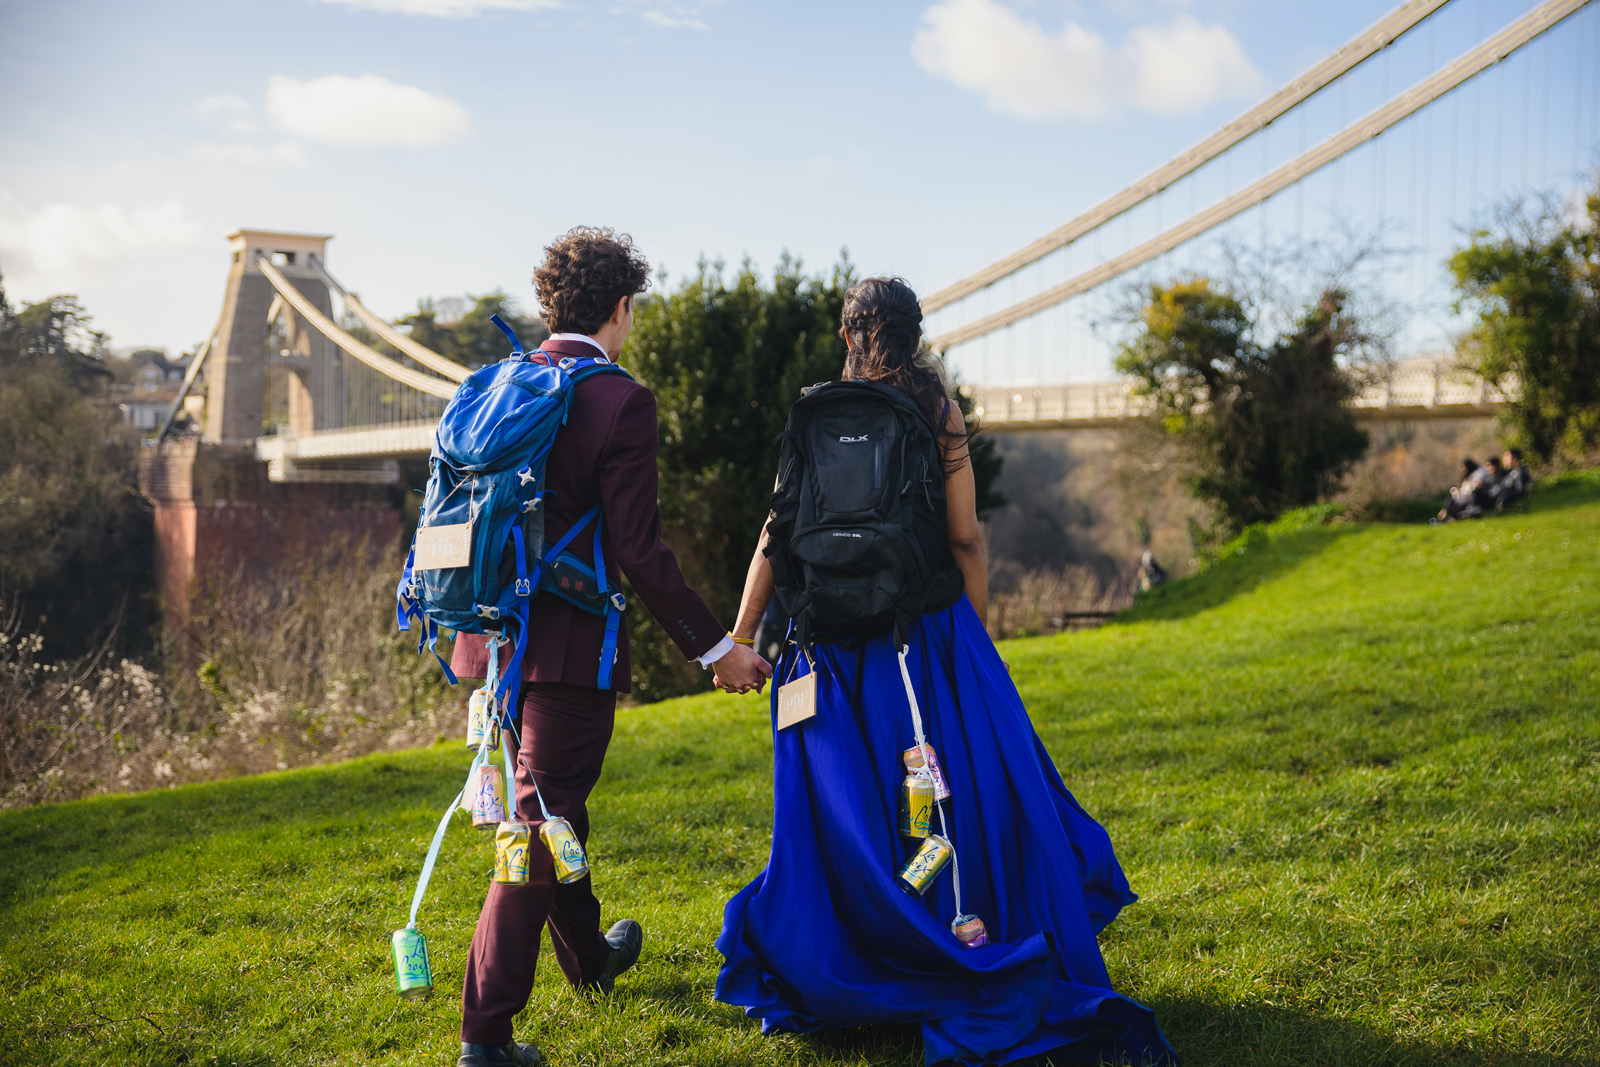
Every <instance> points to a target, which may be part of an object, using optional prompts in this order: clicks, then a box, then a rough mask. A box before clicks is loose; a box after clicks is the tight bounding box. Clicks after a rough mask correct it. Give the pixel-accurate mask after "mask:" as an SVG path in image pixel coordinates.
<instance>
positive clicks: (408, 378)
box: [256, 254, 456, 400]
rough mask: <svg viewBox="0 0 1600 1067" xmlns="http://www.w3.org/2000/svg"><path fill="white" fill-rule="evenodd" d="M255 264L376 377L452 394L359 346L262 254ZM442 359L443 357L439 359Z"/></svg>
mask: <svg viewBox="0 0 1600 1067" xmlns="http://www.w3.org/2000/svg"><path fill="white" fill-rule="evenodd" d="M256 265H257V266H258V267H260V268H261V273H262V274H263V275H265V276H266V279H267V281H269V282H271V283H272V288H274V289H275V290H277V292H278V296H280V297H281V298H283V300H284V302H285V303H287V304H288V305H289V306H290V307H292V308H294V309H295V310H296V311H298V312H299V313H300V315H301V316H302V317H303V318H304V319H305V320H306V322H308V323H310V324H311V325H312V326H313V327H314V328H315V329H316V330H317V331H318V332H319V333H321V334H322V335H323V336H324V337H326V338H327V339H328V340H330V341H332V342H333V343H334V344H335V345H337V346H338V347H340V348H342V349H343V350H344V351H346V352H348V353H349V354H350V355H351V356H353V357H355V358H356V359H358V360H360V361H361V362H362V363H365V364H366V365H367V366H369V367H371V368H372V369H373V370H375V371H377V372H378V373H380V374H383V375H386V376H388V377H390V378H393V379H394V380H395V381H397V382H399V383H401V384H402V385H409V386H410V387H411V388H413V389H415V390H417V391H418V392H420V393H427V394H428V395H429V396H436V397H439V398H441V399H444V400H448V399H449V398H450V397H452V396H454V395H455V391H456V387H455V383H454V382H447V381H441V380H440V379H438V378H434V377H431V376H429V375H427V374H423V373H422V372H421V371H418V370H412V369H411V368H410V367H407V366H406V365H405V364H403V363H398V362H396V361H395V360H392V359H390V358H389V357H388V356H385V355H383V354H382V353H380V352H378V351H376V350H374V349H372V348H370V347H368V346H367V345H365V344H362V343H361V342H360V341H358V340H356V339H355V338H354V337H352V336H351V335H350V334H348V333H346V332H345V331H344V330H341V329H340V328H339V327H338V325H336V324H335V323H334V322H333V320H331V319H329V318H328V317H327V316H326V315H324V314H323V313H322V312H321V311H319V310H317V308H316V306H315V305H314V304H312V303H311V301H309V300H307V299H306V298H305V296H304V294H302V293H301V292H300V290H298V289H296V288H295V287H294V286H292V285H290V284H289V282H288V281H287V280H286V279H285V278H284V276H283V275H282V274H280V273H278V270H277V268H276V267H274V266H273V265H272V263H271V261H270V260H268V258H267V257H266V256H264V255H259V254H258V255H257V256H256ZM439 358H441V359H442V358H443V357H439Z"/></svg>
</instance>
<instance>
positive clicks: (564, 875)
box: [539, 815, 589, 885]
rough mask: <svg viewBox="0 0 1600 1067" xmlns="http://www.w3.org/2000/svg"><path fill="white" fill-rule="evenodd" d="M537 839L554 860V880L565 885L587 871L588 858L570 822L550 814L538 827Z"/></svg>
mask: <svg viewBox="0 0 1600 1067" xmlns="http://www.w3.org/2000/svg"><path fill="white" fill-rule="evenodd" d="M539 839H540V840H541V841H543V842H544V847H545V848H547V849H549V850H550V858H551V859H552V860H554V861H555V865H556V881H558V882H560V883H562V884H563V885H565V884H566V883H568V882H576V881H577V880H578V879H580V878H582V877H583V876H584V875H586V874H588V873H589V858H588V857H587V856H585V855H584V854H583V842H581V841H579V840H578V835H577V834H576V833H574V832H573V830H572V824H571V823H570V822H568V821H567V820H565V819H563V818H562V817H561V816H559V815H554V816H551V817H550V818H548V819H546V820H545V821H544V825H543V826H541V827H539Z"/></svg>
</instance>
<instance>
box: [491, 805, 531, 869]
mask: <svg viewBox="0 0 1600 1067" xmlns="http://www.w3.org/2000/svg"><path fill="white" fill-rule="evenodd" d="M532 840H533V833H532V831H531V830H530V829H529V827H528V824H527V823H525V822H520V821H518V822H503V823H501V824H500V828H499V829H498V830H496V831H495V833H494V880H495V881H497V882H499V883H500V884H501V885H527V884H528V844H529V842H530V841H532Z"/></svg>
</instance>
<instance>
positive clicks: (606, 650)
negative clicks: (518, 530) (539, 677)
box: [544, 504, 628, 689]
mask: <svg viewBox="0 0 1600 1067" xmlns="http://www.w3.org/2000/svg"><path fill="white" fill-rule="evenodd" d="M591 522H593V523H594V575H595V581H596V582H597V583H598V584H599V587H600V595H601V596H603V597H605V600H606V639H605V643H604V644H602V645H601V647H600V674H599V678H598V679H597V682H596V685H597V687H598V688H600V689H610V688H611V672H612V670H613V669H614V668H615V667H616V663H617V633H618V631H619V630H620V629H621V628H622V609H623V608H625V607H627V606H628V601H627V598H626V597H624V596H623V595H622V593H621V592H620V591H618V592H608V590H609V588H610V587H609V586H608V585H607V584H606V558H605V553H604V550H602V549H601V547H600V535H601V529H602V527H603V526H604V523H605V516H604V515H603V514H602V513H601V509H600V505H599V504H596V505H595V506H594V507H592V508H590V509H589V510H588V511H586V512H584V513H583V515H582V516H581V517H579V519H578V521H577V522H575V523H573V524H572V528H571V529H570V530H568V531H567V532H566V533H564V534H562V535H561V540H559V541H557V542H556V543H555V544H554V545H552V546H551V547H550V548H549V550H548V551H546V552H545V554H544V558H545V559H547V560H552V559H555V558H556V557H557V556H559V555H561V553H562V552H565V551H566V549H567V546H568V545H570V544H571V543H572V541H573V538H575V537H577V536H578V534H580V533H582V532H583V529H584V527H586V526H588V525H589V523H591Z"/></svg>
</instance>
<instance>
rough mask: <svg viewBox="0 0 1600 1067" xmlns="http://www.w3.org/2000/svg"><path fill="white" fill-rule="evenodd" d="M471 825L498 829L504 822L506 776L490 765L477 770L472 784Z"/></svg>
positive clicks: (483, 828)
mask: <svg viewBox="0 0 1600 1067" xmlns="http://www.w3.org/2000/svg"><path fill="white" fill-rule="evenodd" d="M472 787H473V791H472V825H473V826H476V827H478V828H479V829H481V830H494V829H498V828H499V826H500V824H501V823H503V822H505V821H506V776H505V774H504V772H502V771H501V770H500V768H499V767H496V766H495V765H494V764H492V763H485V764H484V765H483V766H481V767H479V768H478V773H477V775H476V776H474V779H473V783H472Z"/></svg>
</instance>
